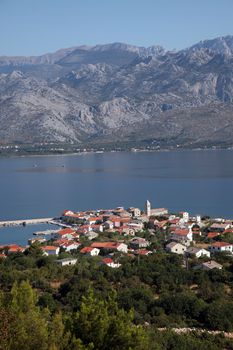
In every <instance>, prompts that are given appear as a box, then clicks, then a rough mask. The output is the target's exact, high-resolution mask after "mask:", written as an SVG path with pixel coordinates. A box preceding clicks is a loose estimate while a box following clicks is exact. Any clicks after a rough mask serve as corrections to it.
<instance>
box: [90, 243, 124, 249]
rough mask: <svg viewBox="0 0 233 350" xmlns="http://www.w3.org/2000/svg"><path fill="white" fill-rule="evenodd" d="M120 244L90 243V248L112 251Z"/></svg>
mask: <svg viewBox="0 0 233 350" xmlns="http://www.w3.org/2000/svg"><path fill="white" fill-rule="evenodd" d="M121 244H123V243H120V242H94V243H92V245H91V247H92V248H106V249H114V248H118V247H119V246H120V245H121Z"/></svg>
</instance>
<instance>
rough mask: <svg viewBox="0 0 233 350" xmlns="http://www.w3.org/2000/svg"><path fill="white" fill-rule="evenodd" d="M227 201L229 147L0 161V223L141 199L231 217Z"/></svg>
mask: <svg viewBox="0 0 233 350" xmlns="http://www.w3.org/2000/svg"><path fill="white" fill-rule="evenodd" d="M232 198H233V151H232V150H221V151H203V150H202V151H169V152H168V151H167V152H165V151H164V152H162V151H161V152H127V153H123V152H115V153H114V152H111V153H90V154H79V155H64V156H43V157H42V156H41V157H39V156H37V157H12V158H1V159H0V221H1V220H14V219H27V218H40V217H56V216H60V214H61V212H62V211H63V210H64V209H71V210H74V211H75V210H76V211H78V210H86V209H92V208H93V209H97V208H112V207H116V206H124V207H128V206H137V207H140V208H141V209H142V208H143V206H144V202H145V200H146V199H149V200H150V201H151V203H152V206H153V207H167V208H168V209H169V210H170V211H171V212H178V211H180V210H187V211H189V212H190V213H191V214H194V215H195V214H201V215H210V216H213V217H226V218H233V210H232V209H233V199H232ZM16 231H17V230H16ZM0 243H1V238H0Z"/></svg>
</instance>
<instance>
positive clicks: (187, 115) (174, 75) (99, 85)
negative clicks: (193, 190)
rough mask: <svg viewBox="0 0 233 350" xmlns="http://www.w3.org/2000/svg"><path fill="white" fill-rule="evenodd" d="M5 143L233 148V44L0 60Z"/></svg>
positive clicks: (116, 48) (89, 50) (108, 48)
mask: <svg viewBox="0 0 233 350" xmlns="http://www.w3.org/2000/svg"><path fill="white" fill-rule="evenodd" d="M0 123H1V128H0V142H1V143H15V142H23V143H25V142H28V143H35V142H58V143H59V142H61V143H64V142H75V143H76V142H80V143H82V142H96V143H101V142H113V141H121V140H124V141H131V140H132V141H134V140H137V141H141V140H144V141H148V142H149V143H153V144H157V145H161V146H176V145H180V146H181V147H182V146H183V147H203V146H206V145H207V146H213V145H214V146H222V147H228V146H232V145H233V137H232V136H233V36H227V37H221V38H216V39H213V40H206V41H202V42H200V43H198V44H196V45H194V46H192V47H190V48H187V49H185V50H181V51H176V52H174V51H166V50H164V49H163V48H162V47H160V46H152V47H149V48H144V47H136V46H132V45H127V44H122V43H114V44H107V45H97V46H94V47H89V46H80V47H73V48H69V49H62V50H59V51H57V52H55V53H52V54H46V55H42V56H38V57H5V56H2V57H0Z"/></svg>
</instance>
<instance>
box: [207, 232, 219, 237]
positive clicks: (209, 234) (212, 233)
mask: <svg viewBox="0 0 233 350" xmlns="http://www.w3.org/2000/svg"><path fill="white" fill-rule="evenodd" d="M217 236H219V232H209V233H208V235H207V238H214V237H217Z"/></svg>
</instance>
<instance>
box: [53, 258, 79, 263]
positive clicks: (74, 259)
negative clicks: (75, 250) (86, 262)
mask: <svg viewBox="0 0 233 350" xmlns="http://www.w3.org/2000/svg"><path fill="white" fill-rule="evenodd" d="M77 260H78V259H76V258H64V259H58V260H55V261H56V262H57V263H61V262H67V261H75V262H76V261H77Z"/></svg>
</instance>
